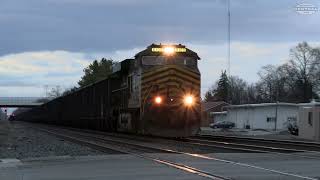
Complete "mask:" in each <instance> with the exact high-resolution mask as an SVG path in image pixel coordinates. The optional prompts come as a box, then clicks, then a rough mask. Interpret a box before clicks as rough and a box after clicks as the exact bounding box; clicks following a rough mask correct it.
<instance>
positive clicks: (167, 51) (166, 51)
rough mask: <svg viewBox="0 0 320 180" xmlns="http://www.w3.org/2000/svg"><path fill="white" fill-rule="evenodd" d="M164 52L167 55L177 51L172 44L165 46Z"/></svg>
mask: <svg viewBox="0 0 320 180" xmlns="http://www.w3.org/2000/svg"><path fill="white" fill-rule="evenodd" d="M163 52H164V53H165V54H167V55H171V54H173V53H174V52H175V51H174V47H171V46H167V47H164V48H163Z"/></svg>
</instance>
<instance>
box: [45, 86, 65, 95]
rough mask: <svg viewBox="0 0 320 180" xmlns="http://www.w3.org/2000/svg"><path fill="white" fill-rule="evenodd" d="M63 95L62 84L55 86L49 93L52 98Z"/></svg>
mask: <svg viewBox="0 0 320 180" xmlns="http://www.w3.org/2000/svg"><path fill="white" fill-rule="evenodd" d="M61 95H62V88H61V87H60V86H56V87H53V88H52V89H51V90H50V92H49V93H48V96H49V97H51V98H57V97H60V96H61Z"/></svg>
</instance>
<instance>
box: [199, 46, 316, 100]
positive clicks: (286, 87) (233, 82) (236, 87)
mask: <svg viewBox="0 0 320 180" xmlns="http://www.w3.org/2000/svg"><path fill="white" fill-rule="evenodd" d="M258 75H259V79H258V81H257V82H256V83H248V82H246V81H245V80H243V79H242V78H240V77H238V76H230V77H228V75H227V73H226V71H222V73H221V76H220V78H219V80H218V81H216V82H215V83H214V84H213V85H212V87H211V88H209V90H208V91H207V92H206V93H205V96H204V101H225V102H229V103H231V104H248V103H269V102H278V101H279V102H291V103H302V102H310V100H311V99H317V100H319V92H320V48H319V47H311V46H310V45H309V44H308V43H307V42H302V43H299V44H298V45H297V46H295V47H293V48H291V49H290V53H289V61H288V62H286V63H284V64H281V65H278V66H276V65H266V66H264V67H262V68H261V70H260V71H259V72H258Z"/></svg>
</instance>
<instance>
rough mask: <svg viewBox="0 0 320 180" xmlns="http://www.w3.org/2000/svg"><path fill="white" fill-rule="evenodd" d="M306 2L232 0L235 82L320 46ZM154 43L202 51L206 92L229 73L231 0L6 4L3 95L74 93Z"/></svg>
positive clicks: (27, 0) (0, 20)
mask: <svg viewBox="0 0 320 180" xmlns="http://www.w3.org/2000/svg"><path fill="white" fill-rule="evenodd" d="M303 2H305V3H309V4H312V5H314V6H315V7H319V5H320V1H317V0H312V1H303ZM300 3H302V1H298V0H281V1H276V0H274V1H271V0H259V1H258V0H257V1H254V0H230V4H231V7H230V10H231V74H232V75H238V76H240V77H241V78H243V79H245V80H247V81H248V82H255V81H256V80H257V79H258V76H257V72H258V71H259V69H260V68H261V67H262V66H264V65H267V64H281V63H284V62H286V61H287V60H288V54H289V49H290V48H291V47H293V46H295V45H296V44H297V43H298V42H301V41H307V42H310V44H311V45H314V46H317V45H319V42H320V36H319V32H320V21H319V20H320V12H315V13H314V14H311V15H302V14H299V13H297V12H296V10H295V7H296V6H297V5H298V4H300ZM151 43H182V44H185V45H186V46H187V47H189V48H190V49H192V50H194V51H195V52H197V53H198V54H199V56H200V57H201V60H200V63H199V66H200V71H201V73H202V93H204V92H205V91H206V90H207V89H208V87H210V86H211V85H212V84H213V83H214V82H215V81H216V80H217V79H218V78H219V75H220V73H221V70H223V69H226V68H227V45H226V43H227V3H226V0H1V2H0V96H44V95H45V90H44V86H45V85H48V86H49V87H53V86H56V85H59V86H61V87H63V88H68V87H71V86H74V85H76V83H77V81H78V80H79V79H80V77H81V76H82V69H83V68H84V67H86V66H87V65H88V64H89V63H90V62H91V61H92V60H94V59H101V58H102V57H106V58H112V59H114V60H123V59H125V58H130V57H133V56H134V55H135V54H136V53H138V52H139V51H140V50H142V49H143V48H145V47H147V46H148V45H150V44H151Z"/></svg>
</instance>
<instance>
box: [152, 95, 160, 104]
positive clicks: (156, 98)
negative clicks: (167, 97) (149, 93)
mask: <svg viewBox="0 0 320 180" xmlns="http://www.w3.org/2000/svg"><path fill="white" fill-rule="evenodd" d="M154 102H155V103H156V104H161V102H162V98H161V97H160V96H157V97H155V98H154Z"/></svg>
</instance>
